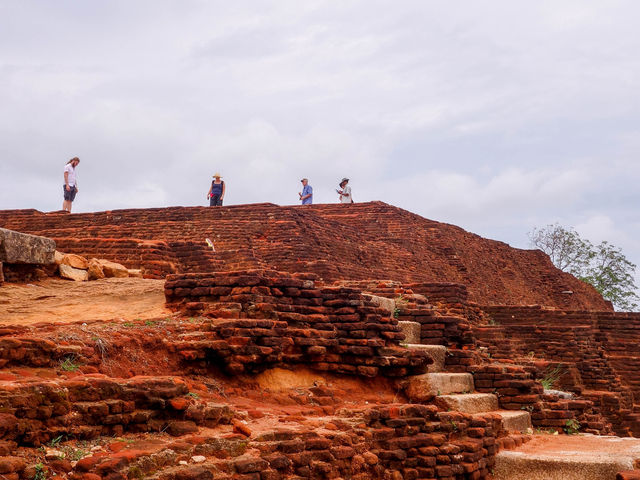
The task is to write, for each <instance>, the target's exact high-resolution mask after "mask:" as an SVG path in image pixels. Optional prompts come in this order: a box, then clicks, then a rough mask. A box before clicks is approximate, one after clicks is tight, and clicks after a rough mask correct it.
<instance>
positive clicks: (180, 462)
mask: <svg viewBox="0 0 640 480" xmlns="http://www.w3.org/2000/svg"><path fill="white" fill-rule="evenodd" d="M178 465H189V462H187V461H186V460H180V461H179V462H178Z"/></svg>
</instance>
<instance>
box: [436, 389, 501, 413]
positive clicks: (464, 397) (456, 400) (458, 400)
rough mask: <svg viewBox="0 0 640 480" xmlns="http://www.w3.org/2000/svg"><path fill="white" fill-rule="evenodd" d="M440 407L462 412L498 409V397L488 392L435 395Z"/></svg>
mask: <svg viewBox="0 0 640 480" xmlns="http://www.w3.org/2000/svg"><path fill="white" fill-rule="evenodd" d="M436 405H438V406H439V407H441V408H444V409H448V410H453V411H456V412H463V413H481V412H491V411H494V410H498V397H496V396H495V395H492V394H490V393H470V394H461V395H441V396H439V397H436Z"/></svg>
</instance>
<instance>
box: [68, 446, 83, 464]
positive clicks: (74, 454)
mask: <svg viewBox="0 0 640 480" xmlns="http://www.w3.org/2000/svg"><path fill="white" fill-rule="evenodd" d="M62 451H63V452H64V458H66V459H67V460H69V461H70V462H77V461H78V460H80V459H82V458H84V457H86V456H87V455H89V451H88V450H83V449H82V448H73V447H71V446H66V447H62Z"/></svg>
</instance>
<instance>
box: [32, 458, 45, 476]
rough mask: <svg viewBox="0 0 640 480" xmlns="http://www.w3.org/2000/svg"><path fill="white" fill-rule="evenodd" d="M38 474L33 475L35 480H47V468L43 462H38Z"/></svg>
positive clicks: (36, 466)
mask: <svg viewBox="0 0 640 480" xmlns="http://www.w3.org/2000/svg"><path fill="white" fill-rule="evenodd" d="M34 468H35V470H36V473H35V474H34V475H33V480H46V478H47V468H46V467H45V466H44V464H43V463H42V462H38V463H36V464H35V466H34Z"/></svg>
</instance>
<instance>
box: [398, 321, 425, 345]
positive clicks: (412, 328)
mask: <svg viewBox="0 0 640 480" xmlns="http://www.w3.org/2000/svg"><path fill="white" fill-rule="evenodd" d="M398 326H399V327H400V331H401V332H402V333H404V343H407V344H412V343H420V332H421V329H422V326H421V325H420V324H419V323H418V322H404V321H403V322H398Z"/></svg>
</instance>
